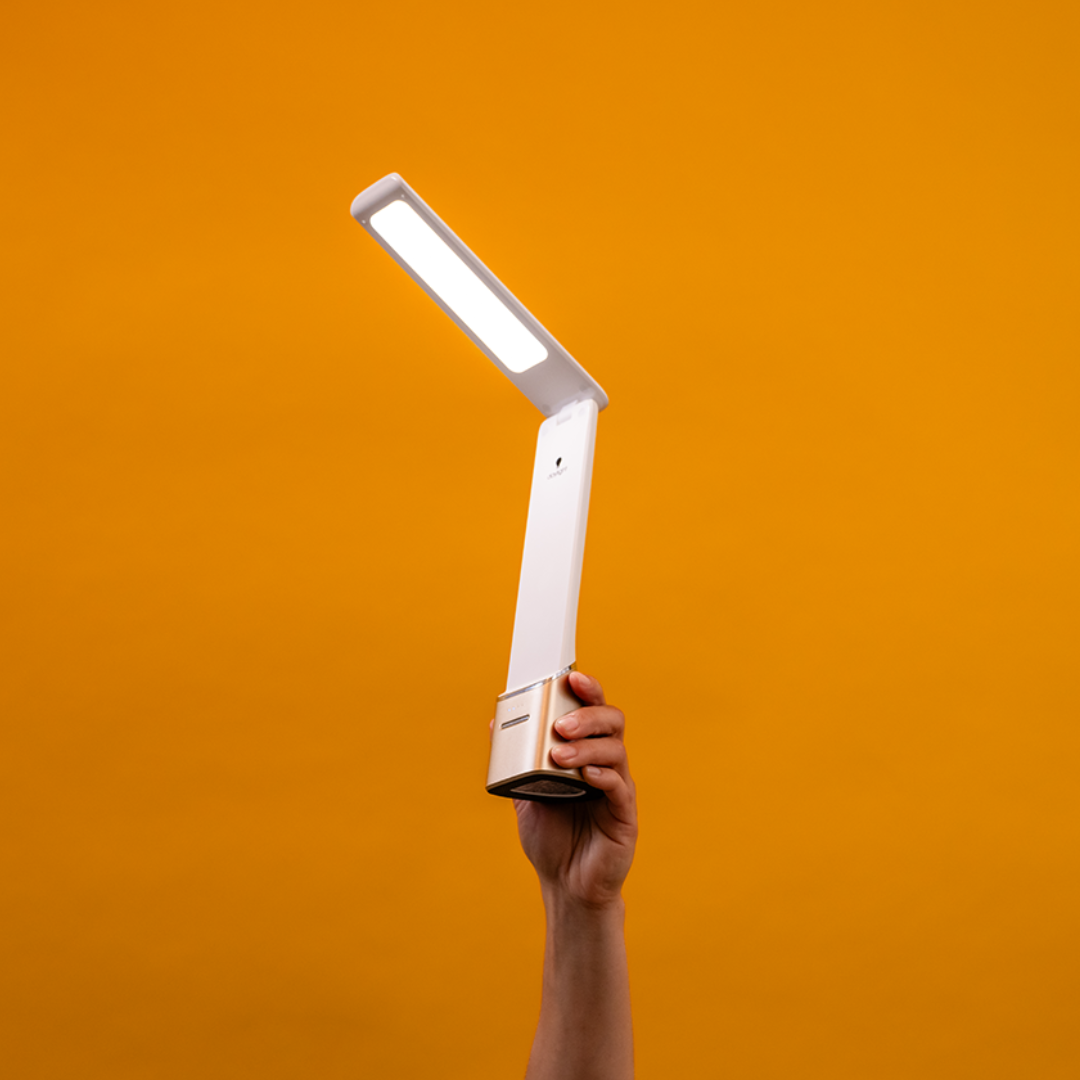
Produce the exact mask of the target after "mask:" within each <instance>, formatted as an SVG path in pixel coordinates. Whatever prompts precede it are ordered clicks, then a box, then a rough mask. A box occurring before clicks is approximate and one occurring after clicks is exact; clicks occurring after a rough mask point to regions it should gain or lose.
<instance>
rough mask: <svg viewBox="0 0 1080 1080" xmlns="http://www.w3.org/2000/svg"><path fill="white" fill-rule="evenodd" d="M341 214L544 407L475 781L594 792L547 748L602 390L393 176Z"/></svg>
mask: <svg viewBox="0 0 1080 1080" xmlns="http://www.w3.org/2000/svg"><path fill="white" fill-rule="evenodd" d="M352 214H353V217H355V218H356V220H357V221H358V222H360V224H361V225H363V226H364V228H365V229H367V231H368V232H369V233H371V235H372V236H373V237H374V238H375V239H376V240H377V241H378V242H379V243H380V244H381V245H382V247H383V248H385V250H386V251H388V252H389V253H390V255H391V256H393V258H394V259H395V261H396V262H397V263H398V264H399V265H400V266H402V267H403V268H404V269H405V270H406V271H407V272H408V273H409V275H410V276H411V277H412V278H413V279H414V280H415V281H416V282H417V283H418V284H419V285H420V286H421V287H422V288H423V289H424V291H425V292H427V293H428V295H429V296H431V298H432V299H433V300H434V301H435V302H436V303H437V304H438V305H439V306H440V307H441V308H442V309H443V310H444V311H445V312H446V313H447V314H448V315H449V316H450V317H451V318H452V319H453V320H454V322H456V323H457V324H458V326H459V327H460V328H461V329H462V330H463V331H464V332H465V333H466V334H467V335H468V336H469V337H470V338H471V339H472V340H473V342H474V343H475V344H476V345H477V347H478V348H480V350H481V351H482V352H483V353H484V354H485V355H486V356H487V357H488V358H489V359H490V360H491V361H492V363H494V364H495V365H496V366H497V367H498V368H499V369H500V370H501V371H502V372H503V373H504V374H505V375H506V377H507V378H508V379H510V381H511V382H513V383H514V385H515V386H517V388H518V389H519V390H521V392H522V393H524V394H525V396H526V397H528V398H529V400H530V401H532V402H533V404H534V405H536V407H537V408H538V409H539V410H540V411H541V412H542V413H543V414H544V416H545V417H547V419H546V420H545V421H544V422H543V423H542V424H541V425H540V432H539V435H538V437H537V443H536V458H535V462H534V464H533V478H532V490H531V495H530V499H529V516H528V522H527V524H526V529H525V548H524V552H523V555H522V561H521V579H520V582H519V585H518V599H517V611H516V615H515V618H514V635H513V642H512V645H511V650H510V671H509V675H508V678H507V687H506V692H505V693H504V694H502V695H501V696H500V697H499V699H498V701H497V703H496V715H495V725H494V735H493V738H492V746H491V756H490V759H489V763H488V776H487V790H488V791H490V792H491V793H492V794H495V795H504V796H509V797H512V798H523V799H541V800H581V799H588V798H596V797H600V796H601V795H602V794H603V793H602V792H600V791H599V789H597V788H593V787H591V786H590V785H589V784H588V783H587V782H586V781H585V780H584V778H583V777H582V775H581V771H580V770H578V769H563V768H560V767H559V766H557V765H556V764H555V763H554V761H553V760H552V758H551V748H552V746H553V745H554V744H555V743H556V742H557V741H559V740H558V736H557V735H556V734H555V731H554V723H555V721H556V720H557V719H558V718H559V717H560V716H563V715H565V714H566V713H567V712H570V711H571V710H572V709H574V708H576V707H577V705H579V704H580V702H579V701H578V700H577V698H575V697H574V695H573V693H572V692H571V690H570V688H569V674H570V671H571V670H572V669H573V666H574V663H575V660H576V652H575V649H576V642H575V634H576V629H577V611H578V594H579V590H580V586H581V568H582V561H583V558H584V553H585V528H586V523H587V520H588V514H589V491H590V488H591V485H592V466H593V449H594V446H595V443H596V420H597V415H598V413H599V411H600V410H601V409H602V408H604V407H605V406H606V405H607V395H606V394H605V393H604V391H603V390H602V389H601V388H600V386H599V385H598V384H597V382H596V380H595V379H593V378H592V377H591V376H590V375H589V374H588V372H586V371H585V370H584V368H582V367H581V365H580V364H578V363H577V361H575V360H574V358H573V357H572V356H570V354H569V353H568V352H566V350H565V349H563V347H562V346H561V345H560V344H559V343H558V342H557V341H556V340H555V338H554V337H552V335H551V334H549V333H548V331H547V330H546V329H545V328H544V327H543V326H542V325H541V324H540V322H539V321H538V320H537V319H535V318H534V317H533V316H532V315H531V314H530V313H529V311H528V310H527V309H526V308H525V307H524V306H523V305H522V304H521V303H520V302H519V301H518V300H517V299H516V297H514V296H513V294H512V293H511V292H510V291H509V290H508V289H507V288H506V287H505V286H504V285H503V284H502V283H501V282H500V281H499V280H498V278H496V277H495V275H494V274H492V273H491V271H490V270H488V269H487V267H486V266H484V264H483V263H482V262H480V260H479V259H478V258H477V257H476V256H475V255H474V254H473V253H472V252H471V251H470V250H469V249H468V248H467V247H466V246H465V245H464V244H463V243H462V242H461V240H460V239H458V237H457V236H455V234H454V233H453V232H452V231H451V230H450V229H449V228H448V227H447V225H446V224H445V223H444V222H443V221H441V220H440V219H439V218H438V217H437V216H436V214H435V213H434V211H432V210H431V208H430V207H429V206H428V205H427V204H426V203H425V202H424V201H423V200H422V199H421V198H420V197H419V196H418V195H417V194H416V192H414V191H413V190H412V189H411V188H410V187H409V186H408V185H407V184H406V183H405V182H404V180H402V179H401V177H400V176H398V175H396V174H391V175H390V176H386V177H384V178H383V179H382V180H379V181H378V182H377V183H375V184H372V185H371V187H369V188H367V189H365V190H364V191H362V192H361V193H360V194H359V195H358V196H357V197H356V198H355V199H354V200H353V204H352Z"/></svg>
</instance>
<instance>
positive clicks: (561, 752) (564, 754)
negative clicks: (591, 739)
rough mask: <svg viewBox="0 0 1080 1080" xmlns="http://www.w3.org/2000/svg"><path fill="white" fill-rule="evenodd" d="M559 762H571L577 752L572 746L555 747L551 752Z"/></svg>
mask: <svg viewBox="0 0 1080 1080" xmlns="http://www.w3.org/2000/svg"><path fill="white" fill-rule="evenodd" d="M551 752H552V753H553V754H555V755H557V756H558V758H559V760H560V761H573V760H574V757H575V756H576V755H577V750H576V749H575V748H574V747H573V746H556V747H554V748H553V749H552V751H551Z"/></svg>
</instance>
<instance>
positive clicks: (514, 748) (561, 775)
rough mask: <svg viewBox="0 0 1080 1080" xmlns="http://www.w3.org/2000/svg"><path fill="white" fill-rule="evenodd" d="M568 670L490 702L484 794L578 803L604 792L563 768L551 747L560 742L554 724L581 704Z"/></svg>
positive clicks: (570, 669)
mask: <svg viewBox="0 0 1080 1080" xmlns="http://www.w3.org/2000/svg"><path fill="white" fill-rule="evenodd" d="M572 670H573V666H571V667H568V668H565V669H564V670H563V671H560V672H558V673H557V674H555V675H552V676H550V677H549V678H547V679H542V680H541V681H540V682H537V683H533V684H532V685H531V686H526V687H524V688H523V689H521V690H515V691H513V692H512V693H509V694H503V695H502V696H501V697H500V698H499V699H498V701H497V702H496V703H495V727H494V733H493V735H492V739H491V757H490V759H489V761H488V775H487V790H488V791H489V792H491V794H492V795H502V796H505V797H506V798H510V799H536V800H542V801H545V802H547V801H552V802H554V801H559V802H575V801H577V802H582V801H585V800H587V799H590V798H599V797H601V796H603V794H604V793H603V792H602V791H601V790H600V789H599V788H594V787H592V786H591V785H590V784H588V783H587V782H586V781H585V779H584V778H583V777H582V775H581V770H580V769H563V768H560V767H559V766H558V765H556V764H555V762H554V761H552V759H551V748H552V747H553V746H555V745H556V744H557V743H560V742H562V741H563V740H562V739H561V738H560V736H559V735H557V734H556V732H555V721H556V720H558V719H559V717H560V716H565V715H566V714H567V713H568V712H573V710H574V709H576V708H577V707H578V706H579V705H581V702H580V701H579V700H578V699H577V698H576V697H575V696H574V694H573V692H572V691H571V690H570V672H571V671H572Z"/></svg>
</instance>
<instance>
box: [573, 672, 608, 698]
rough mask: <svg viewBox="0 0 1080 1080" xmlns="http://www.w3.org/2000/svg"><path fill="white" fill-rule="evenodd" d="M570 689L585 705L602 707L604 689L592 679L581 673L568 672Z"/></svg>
mask: <svg viewBox="0 0 1080 1080" xmlns="http://www.w3.org/2000/svg"><path fill="white" fill-rule="evenodd" d="M570 689H571V690H573V691H574V693H575V694H576V695H577V696H578V697H579V698H581V700H582V701H583V702H585V704H586V705H603V704H605V702H604V688H603V687H602V686H601V685H600V684H599V683H598V682H597V681H596V679H594V678H592V676H591V675H586V674H584V673H583V672H581V671H571V672H570Z"/></svg>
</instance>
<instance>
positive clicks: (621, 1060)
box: [525, 891, 634, 1080]
mask: <svg viewBox="0 0 1080 1080" xmlns="http://www.w3.org/2000/svg"><path fill="white" fill-rule="evenodd" d="M544 908H545V911H546V912H547V937H546V941H545V945H544V986H543V998H542V1000H541V1004H540V1022H539V1023H538V1024H537V1027H536V1038H535V1039H534V1040H533V1047H532V1053H531V1055H530V1056H529V1068H528V1071H527V1073H526V1074H525V1075H526V1080H632V1077H633V1075H634V1038H633V1028H632V1025H631V1019H630V977H629V972H628V968H627V962H626V940H625V937H624V934H623V923H624V920H625V906H624V904H623V901H622V899H621V898H620V899H619V900H618V901H617V902H616V903H614V904H612V905H611V906H609V907H605V908H600V909H597V908H590V907H584V906H582V905H580V904H576V903H574V902H572V901H569V900H567V899H566V897H565V896H564V895H561V894H559V893H556V892H549V891H545V893H544Z"/></svg>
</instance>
